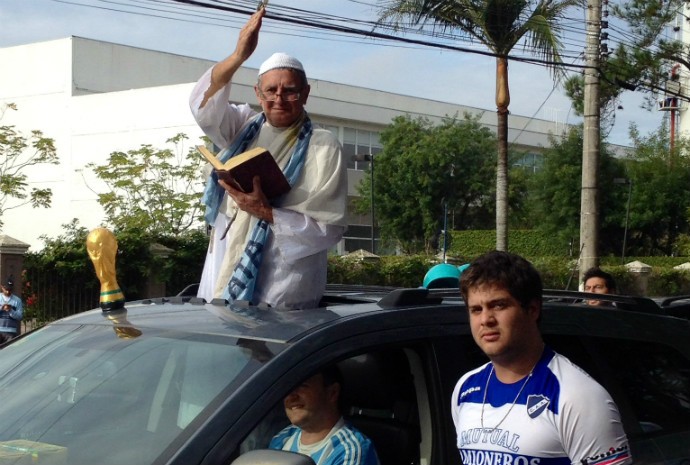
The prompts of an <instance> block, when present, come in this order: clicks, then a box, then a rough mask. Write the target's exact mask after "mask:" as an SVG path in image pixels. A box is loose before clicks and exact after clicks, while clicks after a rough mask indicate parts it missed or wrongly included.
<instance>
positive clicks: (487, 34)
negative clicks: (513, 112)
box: [379, 0, 581, 250]
mask: <svg viewBox="0 0 690 465" xmlns="http://www.w3.org/2000/svg"><path fill="white" fill-rule="evenodd" d="M380 3H381V7H380V9H381V13H380V17H379V24H387V25H390V26H393V27H394V28H396V29H398V28H400V27H413V26H419V27H420V28H423V27H425V26H426V25H427V24H430V25H431V26H432V27H433V28H434V29H435V30H441V31H448V30H453V31H456V32H459V33H460V34H461V35H464V36H467V37H468V38H470V39H473V40H477V41H478V42H480V43H482V44H483V45H484V46H486V47H487V48H488V49H489V50H491V52H493V54H494V55H495V56H496V108H497V136H498V157H497V159H498V161H497V166H496V249H497V250H508V105H509V104H510V90H509V87H508V55H509V54H510V52H511V50H512V49H513V47H514V46H515V45H516V44H517V43H518V42H520V41H521V40H523V39H524V43H525V45H526V47H527V48H528V49H529V50H530V51H531V52H532V53H533V54H534V55H536V56H538V57H539V58H541V59H542V60H543V61H544V62H545V63H547V66H549V67H550V68H551V69H552V71H555V75H556V76H560V73H559V70H560V68H559V64H560V63H561V55H560V52H561V50H562V45H561V42H560V35H561V33H562V29H561V27H560V25H559V24H558V20H559V19H561V18H562V17H563V16H564V12H565V10H566V9H568V8H569V7H571V6H573V5H577V4H580V3H581V1H580V0H535V1H527V0H380Z"/></svg>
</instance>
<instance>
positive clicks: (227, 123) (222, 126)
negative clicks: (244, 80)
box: [189, 68, 256, 149]
mask: <svg viewBox="0 0 690 465" xmlns="http://www.w3.org/2000/svg"><path fill="white" fill-rule="evenodd" d="M212 70H213V68H210V69H209V70H208V71H206V73H204V75H203V76H201V78H200V79H199V81H198V82H197V83H196V85H195V86H194V89H192V93H191V95H190V96H189V107H190V109H191V110H192V114H193V115H194V119H195V120H196V122H197V124H198V125H199V127H200V128H201V130H202V131H204V134H206V135H207V136H208V138H209V139H211V142H213V143H214V144H215V145H216V146H217V147H220V148H221V149H225V148H227V147H228V146H229V145H230V142H231V141H232V139H233V138H234V137H235V135H236V134H237V133H238V132H239V130H240V129H241V128H242V125H244V123H246V122H247V121H248V120H249V119H250V118H251V117H252V116H254V115H256V111H254V110H253V109H252V107H250V106H249V105H248V104H246V103H245V104H242V105H234V104H231V103H230V102H229V101H228V99H229V98H230V88H231V87H232V85H231V84H230V83H228V84H227V85H226V86H225V87H223V88H222V89H220V90H219V91H218V92H216V93H215V94H213V96H212V97H211V98H209V99H208V101H207V102H206V104H205V105H204V106H203V107H201V108H200V105H201V102H202V101H203V99H204V94H205V93H206V90H207V89H208V88H209V86H210V85H211V71H212Z"/></svg>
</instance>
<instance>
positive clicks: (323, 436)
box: [269, 365, 379, 465]
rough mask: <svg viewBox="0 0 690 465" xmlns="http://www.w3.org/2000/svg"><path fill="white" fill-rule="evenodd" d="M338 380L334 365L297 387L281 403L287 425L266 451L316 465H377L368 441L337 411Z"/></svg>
mask: <svg viewBox="0 0 690 465" xmlns="http://www.w3.org/2000/svg"><path fill="white" fill-rule="evenodd" d="M341 389H342V376H341V374H340V371H339V370H338V368H337V367H336V366H334V365H331V366H328V367H325V368H324V369H323V370H321V371H320V372H319V373H317V374H315V375H313V376H312V377H310V378H308V379H307V380H305V381H304V382H303V383H302V384H300V385H299V386H297V388H295V389H294V390H293V391H292V392H290V394H288V395H287V396H286V397H285V399H284V400H283V405H284V407H285V413H286V415H287V417H288V419H289V420H290V423H291V425H290V426H288V427H287V428H285V429H283V430H282V431H281V432H279V433H278V434H276V435H275V436H274V437H273V439H272V440H271V443H270V445H269V448H270V449H278V450H287V451H291V452H298V453H300V454H303V455H308V456H310V457H311V458H312V459H313V460H314V462H315V463H316V465H378V464H379V459H378V456H377V455H376V450H375V449H374V445H373V444H372V443H371V440H369V438H367V437H366V436H364V435H363V434H362V433H361V432H359V430H357V429H356V428H354V427H353V426H351V425H350V424H348V423H347V422H346V421H345V419H344V418H343V416H342V412H341V408H340V391H341Z"/></svg>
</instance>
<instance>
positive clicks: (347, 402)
mask: <svg viewBox="0 0 690 465" xmlns="http://www.w3.org/2000/svg"><path fill="white" fill-rule="evenodd" d="M338 367H339V369H340V372H341V374H342V377H343V386H342V392H341V404H342V408H343V416H344V417H345V419H346V420H347V421H348V422H349V423H351V424H352V425H353V426H354V427H355V428H357V429H359V430H360V431H361V432H362V433H363V434H364V435H365V436H367V437H368V438H369V439H370V440H371V441H372V443H373V444H374V447H375V449H376V451H377V454H378V456H379V461H380V463H381V465H398V464H400V463H407V464H419V463H429V458H430V455H431V449H432V447H431V437H430V431H431V426H430V424H431V419H430V413H429V403H428V397H427V396H428V393H427V392H426V391H427V388H426V384H425V380H424V376H425V375H424V369H423V366H422V360H421V358H420V356H419V355H418V353H417V351H416V350H415V349H412V348H401V347H396V348H386V349H380V350H374V351H371V352H367V353H364V354H358V355H355V356H352V357H349V358H346V359H344V360H341V361H340V362H338ZM286 394H287V393H286ZM420 404H421V405H423V406H424V408H422V409H420ZM288 424H289V423H288V420H287V417H286V415H285V413H284V410H283V406H282V402H280V403H278V404H276V405H275V406H274V407H273V408H272V409H271V410H270V412H269V413H268V414H267V415H265V416H264V418H262V419H261V420H260V421H259V423H258V425H257V426H256V427H255V428H254V429H253V431H252V432H251V433H250V434H249V435H248V436H247V437H246V438H245V439H244V441H243V442H242V443H241V445H240V453H241V454H243V453H246V452H247V451H249V450H253V449H256V448H262V447H263V448H265V447H268V443H269V442H270V439H271V438H272V437H273V435H275V434H276V433H278V432H279V431H280V430H281V429H282V428H283V427H285V426H287V425H288ZM422 425H424V430H425V434H426V435H425V436H424V437H423V435H422ZM422 456H424V457H425V458H426V459H425V460H422Z"/></svg>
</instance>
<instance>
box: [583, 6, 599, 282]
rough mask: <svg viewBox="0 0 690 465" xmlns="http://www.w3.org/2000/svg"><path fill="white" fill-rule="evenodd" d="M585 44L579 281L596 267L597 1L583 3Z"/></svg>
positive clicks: (597, 158)
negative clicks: (584, 10) (585, 16)
mask: <svg viewBox="0 0 690 465" xmlns="http://www.w3.org/2000/svg"><path fill="white" fill-rule="evenodd" d="M586 29H587V40H586V45H585V62H586V65H587V66H586V68H585V95H584V132H583V134H582V138H583V140H582V191H581V198H580V251H581V252H580V260H579V263H580V281H582V276H583V275H584V273H585V271H587V270H588V269H589V268H591V267H593V266H597V265H598V264H599V248H598V245H599V244H598V242H599V207H598V203H599V202H598V197H599V182H598V171H599V156H600V149H601V138H600V128H601V124H600V123H601V109H600V107H599V65H600V63H601V60H600V55H599V54H600V52H601V51H600V47H599V45H600V43H601V0H587V28H586Z"/></svg>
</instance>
